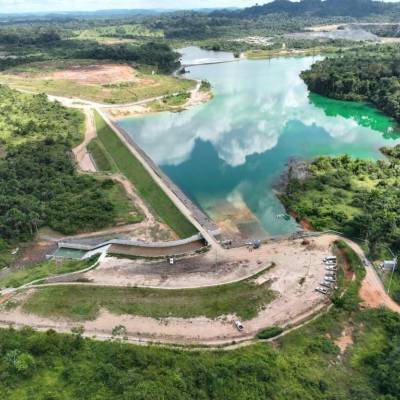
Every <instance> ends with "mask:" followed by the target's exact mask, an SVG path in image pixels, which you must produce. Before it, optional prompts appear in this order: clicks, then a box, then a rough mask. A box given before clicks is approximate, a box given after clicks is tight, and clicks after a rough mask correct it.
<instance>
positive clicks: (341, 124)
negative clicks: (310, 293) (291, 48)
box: [119, 53, 399, 237]
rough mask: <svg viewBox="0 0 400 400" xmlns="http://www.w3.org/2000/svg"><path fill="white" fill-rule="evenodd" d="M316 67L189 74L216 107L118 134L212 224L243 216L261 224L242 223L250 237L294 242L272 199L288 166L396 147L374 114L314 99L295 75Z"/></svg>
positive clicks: (134, 123) (286, 63)
mask: <svg viewBox="0 0 400 400" xmlns="http://www.w3.org/2000/svg"><path fill="white" fill-rule="evenodd" d="M204 58H207V54H206V53H205V55H204ZM314 61H315V60H313V58H311V57H306V58H277V59H272V60H265V61H263V60H262V61H247V60H243V61H240V62H238V63H228V64H216V65H207V66H196V67H192V68H191V69H190V75H189V77H193V78H197V79H208V80H209V81H210V82H211V84H212V85H213V88H214V94H215V97H214V99H213V100H212V101H210V102H209V103H207V104H204V105H201V106H198V107H195V108H193V109H190V110H187V111H185V112H182V113H179V114H176V113H162V114H157V115H151V116H147V117H144V118H129V119H124V120H121V121H120V122H119V124H120V125H121V126H122V127H123V128H125V129H126V130H127V131H128V132H129V133H130V134H131V135H132V137H133V138H134V139H135V140H136V141H137V143H138V144H139V145H140V146H141V147H142V148H143V149H144V150H145V151H146V152H147V153H148V154H149V155H150V156H151V157H152V158H153V159H154V161H155V162H157V163H158V165H160V166H161V168H162V169H163V170H164V171H165V172H166V173H167V174H168V175H169V176H170V177H171V178H172V179H173V180H174V181H175V182H176V183H177V184H178V185H179V186H180V187H181V188H182V189H183V190H184V191H185V192H186V193H187V195H188V196H189V197H190V198H192V199H193V200H194V201H195V202H196V203H197V204H198V205H199V206H200V207H202V208H203V210H205V211H206V212H207V213H208V214H209V215H210V216H211V217H213V218H214V219H219V217H220V216H221V214H224V213H228V214H229V213H231V214H232V213H233V214H234V213H235V212H236V211H237V210H242V209H243V207H244V208H246V207H247V208H248V210H249V211H250V212H251V213H252V214H253V215H254V216H255V217H256V219H257V222H256V223H255V222H254V221H250V222H249V224H246V221H244V222H243V218H242V219H240V218H238V219H239V222H238V221H236V226H237V227H238V228H239V230H240V231H241V232H242V233H243V235H244V236H246V237H251V236H260V235H280V234H286V233H290V232H293V231H295V230H296V229H298V227H297V225H296V223H295V221H294V220H292V219H291V220H289V221H287V220H285V219H284V218H279V217H278V215H279V214H281V213H283V212H284V210H283V207H282V205H281V204H280V202H279V200H278V199H277V198H276V196H275V194H274V191H273V185H274V183H275V182H276V180H277V178H278V177H279V175H280V174H281V172H282V170H283V169H284V167H285V164H286V163H287V161H288V159H289V158H291V157H293V156H295V157H301V158H304V159H312V158H313V157H315V156H318V155H338V154H344V153H346V154H349V155H351V156H354V157H360V158H364V159H379V158H382V157H383V156H382V154H381V153H380V152H379V148H380V147H381V146H383V145H389V146H392V145H394V144H396V143H398V142H399V140H398V139H397V138H398V136H397V135H396V133H395V132H396V128H395V125H394V123H393V121H392V120H391V119H390V118H387V117H385V116H383V115H382V114H381V113H379V112H378V111H377V110H375V109H374V108H371V107H369V106H367V105H365V104H357V103H349V102H342V101H335V100H329V99H326V98H322V97H320V96H316V95H310V93H309V92H308V90H307V88H306V86H305V85H304V83H303V81H302V80H301V78H300V77H299V73H300V72H301V71H302V70H304V69H307V68H308V67H309V66H310V65H311V64H312V63H313V62H314ZM232 205H234V206H235V208H234V209H233V211H232V209H231V206H232ZM238 205H239V206H238ZM235 210H236V211H235ZM237 213H238V214H240V211H237ZM234 217H235V216H234ZM233 219H235V218H233ZM244 219H246V218H244Z"/></svg>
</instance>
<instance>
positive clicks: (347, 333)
mask: <svg viewBox="0 0 400 400" xmlns="http://www.w3.org/2000/svg"><path fill="white" fill-rule="evenodd" d="M353 343H354V341H353V330H352V328H351V327H345V328H344V330H343V332H342V334H341V336H340V337H339V338H337V339H336V340H335V344H336V346H338V347H339V349H340V352H341V353H344V352H345V351H346V350H347V348H348V347H349V346H351V345H352V344H353Z"/></svg>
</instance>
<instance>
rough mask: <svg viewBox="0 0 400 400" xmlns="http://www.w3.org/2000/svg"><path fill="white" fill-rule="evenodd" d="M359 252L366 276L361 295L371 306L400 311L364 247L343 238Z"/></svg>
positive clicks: (399, 306)
mask: <svg viewBox="0 0 400 400" xmlns="http://www.w3.org/2000/svg"><path fill="white" fill-rule="evenodd" d="M342 239H343V238H342ZM343 240H344V241H345V242H346V243H348V245H349V246H350V247H351V248H352V249H353V250H354V251H355V252H356V253H357V255H358V256H359V257H360V259H361V260H362V261H363V263H364V265H365V270H366V276H365V278H364V280H363V282H362V286H361V290H360V296H361V298H362V300H363V301H364V302H365V303H366V304H367V305H368V306H369V307H373V308H376V307H380V306H382V305H384V306H385V307H387V308H388V309H389V310H391V311H394V312H397V313H400V305H399V304H397V303H396V302H395V301H394V300H393V299H392V298H391V297H390V296H389V295H388V294H387V293H386V291H385V287H384V286H383V283H382V281H381V279H380V278H379V276H378V274H377V272H376V271H375V268H374V267H373V265H372V264H371V263H370V262H369V261H368V260H367V258H366V257H365V254H364V251H363V250H362V248H361V247H360V246H359V245H358V244H357V243H354V242H353V241H351V240H349V239H343Z"/></svg>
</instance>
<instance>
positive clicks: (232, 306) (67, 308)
mask: <svg viewBox="0 0 400 400" xmlns="http://www.w3.org/2000/svg"><path fill="white" fill-rule="evenodd" d="M334 240H336V237H333V236H324V237H321V238H315V239H313V240H311V242H310V244H309V245H307V246H305V245H302V242H301V240H300V241H282V242H278V243H276V242H272V243H270V244H267V245H264V246H262V248H261V249H259V250H257V251H253V252H249V251H248V250H247V249H246V248H239V249H232V250H227V251H226V254H224V255H226V256H228V257H229V256H231V255H232V257H233V258H234V257H236V262H233V261H234V260H231V262H229V261H228V260H226V259H225V258H222V254H221V255H219V257H218V264H215V261H216V258H217V257H216V255H215V254H213V253H212V250H211V251H210V252H208V253H207V255H201V256H199V257H191V258H188V260H187V262H185V263H183V260H179V261H177V262H176V264H175V265H173V266H169V267H170V269H171V270H170V271H169V270H168V267H167V266H166V265H165V266H162V265H160V264H159V263H156V264H154V265H153V264H147V265H146V264H142V265H141V266H140V264H138V263H136V262H135V261H132V260H126V261H127V263H128V264H127V263H123V262H122V261H123V260H117V261H119V262H121V264H120V268H119V269H118V270H110V275H107V276H106V275H104V276H103V279H105V280H107V279H109V281H108V283H104V284H103V285H102V286H101V287H100V288H99V286H100V285H99V286H94V285H93V284H89V285H88V284H86V285H85V284H82V283H81V284H77V285H69V286H66V285H65V284H59V285H57V286H51V287H49V288H46V289H45V288H43V287H42V288H40V289H32V290H31V291H26V292H22V293H20V294H18V295H16V296H15V297H14V298H13V299H12V300H13V301H14V302H15V303H16V304H17V307H15V308H13V309H10V310H7V308H6V305H5V306H4V307H3V309H0V320H1V321H3V323H8V322H12V321H14V322H16V323H18V324H21V325H30V326H34V327H38V328H40V327H46V328H53V329H56V330H58V331H64V332H65V331H69V330H70V329H71V327H72V326H76V324H77V321H79V319H80V318H82V316H84V318H86V315H88V314H89V315H90V314H91V313H92V314H91V315H95V314H96V317H95V319H93V320H83V318H82V319H81V322H79V324H81V325H82V326H83V327H84V329H85V333H86V334H88V335H98V336H100V337H109V336H111V331H112V329H113V327H115V326H117V325H124V326H125V327H126V330H127V336H128V337H129V338H131V339H132V340H135V338H145V339H152V340H156V341H165V342H178V343H206V344H217V343H229V342H231V341H232V340H243V339H249V338H251V337H253V336H254V334H256V333H257V332H258V331H260V330H261V329H264V328H266V327H270V326H276V325H277V326H286V325H287V324H292V323H296V322H299V321H301V320H303V319H304V318H307V317H309V316H310V315H312V314H313V313H315V312H316V311H318V310H321V308H323V307H324V306H325V305H326V301H327V300H326V297H325V296H323V295H321V294H319V293H317V292H316V291H315V288H316V287H317V286H319V282H320V281H321V280H322V279H323V277H324V275H325V268H324V265H323V263H322V257H323V256H324V255H327V254H329V253H330V251H331V250H330V245H331V244H332V242H333V241H334ZM205 256H207V257H208V258H207V259H205V258H204V257H205ZM197 258H199V261H198V262H197ZM212 258H214V263H211V259H212ZM112 260H114V262H115V261H116V259H112ZM207 261H208V263H207ZM240 261H242V262H240ZM272 262H275V263H276V265H275V266H273V267H270V268H268V269H267V270H266V267H268V266H271V264H272ZM191 265H192V267H191ZM99 268H100V269H102V265H99V266H98V267H97V268H96V269H95V270H93V271H92V272H93V273H92V274H89V273H88V274H85V275H83V277H87V278H89V279H92V278H94V277H95V276H96V274H95V272H96V271H98V269H99ZM146 269H147V270H148V272H146ZM157 269H159V271H158V273H157ZM192 269H194V271H192ZM136 270H137V274H138V277H139V278H140V276H145V279H146V274H147V278H148V282H149V284H150V283H156V281H159V284H160V287H169V289H168V290H160V289H152V288H143V291H142V289H141V288H140V290H139V288H137V287H134V285H135V284H134V283H133V282H134V275H135V271H136ZM104 272H105V271H104V270H102V271H100V275H101V273H103V274H104ZM124 273H126V275H125V276H124ZM128 274H130V275H131V278H130V279H131V280H130V282H131V283H130V285H131V287H126V283H129V280H128V278H127V275H128ZM152 275H154V279H153V277H152ZM113 276H114V277H115V279H116V280H118V283H116V281H113V278H112V277H113ZM251 277H253V278H252V279H251ZM124 278H125V279H126V283H125V288H122V287H118V288H117V287H115V286H116V285H118V284H119V285H124V283H123V282H122V280H123V279H124ZM235 278H236V281H237V280H238V279H241V280H240V281H238V282H236V283H233V282H229V281H227V279H230V280H234V279H235ZM246 279H247V281H246ZM94 282H96V281H95V280H94ZM164 282H166V285H165V286H164ZM174 282H175V283H176V285H180V289H177V288H176V289H175V288H174ZM218 282H224V283H226V285H222V284H221V283H218ZM212 283H213V284H217V286H214V287H207V288H202V289H199V288H193V289H184V285H185V284H186V285H188V286H190V285H197V286H198V285H206V284H212ZM107 284H114V285H115V286H114V287H106V285H107ZM175 287H176V286H175ZM191 287H193V286H191ZM178 288H179V286H178ZM50 289H51V291H50ZM106 289H107V290H106ZM44 290H46V291H45V292H42V291H44ZM48 290H49V291H48ZM58 290H61V291H60V292H58ZM96 291H98V292H96ZM271 292H272V295H273V298H270V295H271ZM41 293H44V294H42V295H41ZM181 293H182V295H181V296H177V294H181ZM194 293H195V294H196V296H194V295H193V294H194ZM184 294H185V295H186V296H184ZM36 296H39V297H36ZM42 296H43V297H42ZM35 297H36V298H37V299H39V300H40V301H39V300H38V302H37V303H35V304H34V306H33V307H34V308H31V309H30V310H29V307H30V306H29V305H28V304H32V303H31V301H32V300H34V299H35ZM59 297H60V298H59ZM70 302H71V303H70ZM53 303H54V304H53ZM127 303H128V304H127ZM143 303H144V304H143ZM157 303H158V304H157ZM24 304H27V306H25V308H24ZM56 304H57V308H55V310H54V308H53V307H56V306H55V305H56ZM26 307H28V311H30V312H32V313H28V312H27V309H26ZM58 307H59V308H58ZM143 310H145V312H147V313H150V312H151V313H152V314H151V315H158V316H160V315H164V316H166V317H165V318H161V319H160V317H157V318H154V317H150V316H144V315H143V312H144V311H143ZM36 312H40V313H41V314H40V315H37V314H35V313H36ZM53 312H55V313H56V315H54V314H53ZM156 313H158V314H156ZM217 314H220V315H219V316H217V317H216V315H217ZM74 315H75V317H74ZM176 315H186V316H187V317H185V318H180V317H176ZM190 315H197V316H195V317H190ZM205 315H206V316H205ZM207 315H208V316H209V317H207ZM238 315H240V316H241V317H240V318H242V317H243V319H244V318H250V319H248V320H246V321H245V323H244V326H245V329H244V331H243V332H239V331H238V330H237V329H236V328H235V327H234V326H233V324H232V321H233V320H234V319H235V318H237V316H238ZM71 318H75V319H71Z"/></svg>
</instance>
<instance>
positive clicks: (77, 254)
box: [54, 247, 87, 260]
mask: <svg viewBox="0 0 400 400" xmlns="http://www.w3.org/2000/svg"><path fill="white" fill-rule="evenodd" d="M86 253H87V252H86V251H84V250H75V249H67V248H65V247H61V248H59V249H57V250H56V252H55V253H54V257H62V258H72V259H78V260H79V259H81V258H82V257H83V256H84V255H85V254H86Z"/></svg>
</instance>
